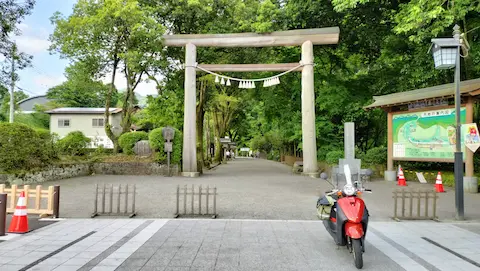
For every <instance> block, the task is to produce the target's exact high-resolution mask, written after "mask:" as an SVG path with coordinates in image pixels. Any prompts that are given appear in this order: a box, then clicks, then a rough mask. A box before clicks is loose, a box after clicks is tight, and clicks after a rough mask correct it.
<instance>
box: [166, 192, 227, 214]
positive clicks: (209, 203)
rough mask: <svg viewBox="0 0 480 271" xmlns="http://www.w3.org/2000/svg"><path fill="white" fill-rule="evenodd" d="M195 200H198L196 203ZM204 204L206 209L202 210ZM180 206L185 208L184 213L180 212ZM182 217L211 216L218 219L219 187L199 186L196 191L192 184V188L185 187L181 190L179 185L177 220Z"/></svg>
mask: <svg viewBox="0 0 480 271" xmlns="http://www.w3.org/2000/svg"><path fill="white" fill-rule="evenodd" d="M196 191H197V192H196ZM195 199H196V200H197V202H196V203H195ZM181 200H183V201H182V203H183V204H180V201H181ZM188 201H190V202H188ZM203 202H205V204H204V205H205V206H204V207H205V208H202V203H203ZM180 206H183V211H182V212H180ZM195 207H196V208H195ZM188 209H189V210H188ZM210 209H211V210H210ZM180 216H211V217H212V218H217V216H218V214H217V187H210V186H206V187H202V185H199V186H198V188H197V189H195V186H194V185H193V184H192V186H191V188H189V187H187V185H185V186H184V187H183V188H182V189H181V188H180V185H178V186H177V208H176V212H175V218H178V217H180Z"/></svg>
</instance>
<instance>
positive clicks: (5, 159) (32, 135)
mask: <svg viewBox="0 0 480 271" xmlns="http://www.w3.org/2000/svg"><path fill="white" fill-rule="evenodd" d="M45 137H46V135H45V133H44V132H42V133H41V136H40V135H39V133H37V132H35V130H33V129H32V128H30V127H28V126H26V125H24V124H20V123H0V171H5V172H12V171H18V170H30V169H32V168H38V167H42V166H45V165H47V164H49V163H50V160H51V157H50V156H49V154H48V151H47V150H46V147H45V144H44V143H45Z"/></svg>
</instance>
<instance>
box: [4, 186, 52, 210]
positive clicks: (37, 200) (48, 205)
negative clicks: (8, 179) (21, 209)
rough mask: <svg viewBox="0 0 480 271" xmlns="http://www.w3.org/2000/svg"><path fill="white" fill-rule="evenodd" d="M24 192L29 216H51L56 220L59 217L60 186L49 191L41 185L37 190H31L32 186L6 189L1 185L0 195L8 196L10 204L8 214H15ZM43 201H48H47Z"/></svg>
mask: <svg viewBox="0 0 480 271" xmlns="http://www.w3.org/2000/svg"><path fill="white" fill-rule="evenodd" d="M22 191H23V192H25V205H26V206H27V213H28V214H38V215H40V216H41V217H43V216H50V215H51V216H53V217H54V218H58V217H59V213H60V186H58V185H55V186H49V187H48V189H45V190H44V189H42V186H41V185H37V186H36V187H35V189H30V185H24V186H23V188H19V187H18V186H17V185H12V187H11V188H5V185H4V184H0V194H3V193H6V194H8V196H7V202H8V203H9V204H8V205H7V213H9V214H10V213H14V212H15V208H16V205H17V200H18V197H19V196H20V193H21V192H22ZM42 199H46V201H44V200H42ZM29 203H30V204H29ZM31 203H34V204H31ZM32 205H33V206H32Z"/></svg>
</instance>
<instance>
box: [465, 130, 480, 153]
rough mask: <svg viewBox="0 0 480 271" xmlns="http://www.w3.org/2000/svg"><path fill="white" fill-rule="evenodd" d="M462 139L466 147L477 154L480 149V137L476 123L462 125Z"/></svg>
mask: <svg viewBox="0 0 480 271" xmlns="http://www.w3.org/2000/svg"><path fill="white" fill-rule="evenodd" d="M462 138H463V142H464V143H465V146H467V148H469V149H470V150H471V151H472V152H476V151H477V149H478V147H480V137H479V135H478V127H477V124H476V123H468V124H462Z"/></svg>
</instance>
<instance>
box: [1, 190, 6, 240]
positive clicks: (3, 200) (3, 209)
mask: <svg viewBox="0 0 480 271" xmlns="http://www.w3.org/2000/svg"><path fill="white" fill-rule="evenodd" d="M6 222H7V194H4V193H0V236H4V235H5V228H6V227H7V224H6Z"/></svg>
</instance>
